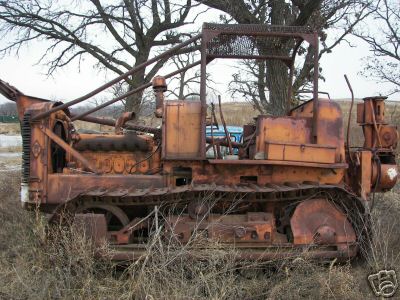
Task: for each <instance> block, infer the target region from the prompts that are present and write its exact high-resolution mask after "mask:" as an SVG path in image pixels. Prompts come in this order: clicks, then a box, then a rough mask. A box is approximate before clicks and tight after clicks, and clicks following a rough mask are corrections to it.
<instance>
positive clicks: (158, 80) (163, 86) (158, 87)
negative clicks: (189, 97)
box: [152, 75, 167, 118]
mask: <svg viewBox="0 0 400 300" xmlns="http://www.w3.org/2000/svg"><path fill="white" fill-rule="evenodd" d="M152 85H153V91H154V95H155V97H156V111H155V112H154V114H155V116H156V117H157V118H162V116H163V112H164V93H165V92H166V91H167V83H166V82H165V77H163V76H159V75H158V76H156V77H154V78H153V81H152Z"/></svg>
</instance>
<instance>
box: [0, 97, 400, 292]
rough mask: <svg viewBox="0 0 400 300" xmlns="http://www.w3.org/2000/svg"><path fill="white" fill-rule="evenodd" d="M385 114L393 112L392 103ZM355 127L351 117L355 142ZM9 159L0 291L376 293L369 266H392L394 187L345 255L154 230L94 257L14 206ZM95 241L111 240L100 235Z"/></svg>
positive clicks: (0, 212)
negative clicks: (263, 252)
mask: <svg viewBox="0 0 400 300" xmlns="http://www.w3.org/2000/svg"><path fill="white" fill-rule="evenodd" d="M345 105H347V104H343V106H344V107H345ZM246 107H247V108H245V109H249V110H248V111H247V110H245V109H244V107H243V106H242V104H238V105H231V106H230V107H229V108H228V107H227V108H226V109H224V112H225V116H226V118H227V121H228V123H230V124H236V122H238V123H237V124H239V119H240V123H245V122H246V120H250V121H251V118H252V113H251V110H250V109H251V107H250V108H248V107H249V106H246ZM389 115H390V114H389ZM391 115H392V116H391V119H392V121H395V122H398V120H399V118H398V116H397V112H396V111H395V112H394V113H392V114H391ZM228 116H229V117H228ZM355 128H356V126H355V120H354V118H353V124H352V136H353V139H352V140H353V142H355V143H357V142H359V141H361V140H358V141H357V139H358V138H357V136H358V135H359V134H360V132H357V131H356V129H355ZM360 138H361V137H360ZM19 163H20V159H19V158H15V157H12V158H0V182H1V185H0V299H299V298H301V299H322V298H324V299H376V297H375V296H374V295H373V293H372V291H371V289H370V287H369V285H368V281H367V276H368V275H369V274H372V273H376V272H377V271H379V270H382V269H387V270H389V269H394V270H395V271H396V272H397V276H398V278H399V276H400V254H399V253H400V190H399V187H396V188H395V189H394V190H393V191H392V192H389V193H386V194H384V195H378V196H377V197H376V200H375V201H376V205H375V208H374V210H373V212H372V224H373V226H372V228H373V235H374V237H375V238H374V243H373V246H372V250H371V251H369V252H368V253H367V254H366V256H365V257H364V258H362V259H361V258H357V259H355V260H354V261H352V262H347V263H341V264H338V263H337V262H336V261H335V260H333V261H325V262H323V263H316V262H313V261H310V260H307V259H303V258H299V257H293V258H291V259H285V260H277V261H273V262H270V263H268V264H265V263H261V262H244V261H242V262H240V263H239V264H238V263H237V262H235V261H236V256H237V252H236V250H235V249H233V248H228V249H226V248H222V247H221V245H219V244H218V243H215V244H212V245H210V249H209V250H208V251H207V252H206V253H200V254H196V253H192V252H191V250H190V249H186V248H184V247H178V246H176V245H169V244H164V243H165V242H164V241H161V240H160V239H159V236H158V235H157V233H155V234H154V237H153V241H152V243H150V246H149V247H148V251H147V255H146V259H145V260H144V261H141V262H139V263H134V264H132V265H129V266H125V267H123V268H122V267H119V266H115V265H114V264H113V263H112V262H111V261H110V260H109V259H107V256H106V257H105V258H103V259H101V260H100V259H96V258H95V255H94V248H93V246H92V245H91V244H90V243H89V242H88V241H87V240H86V239H85V238H84V237H83V236H81V235H80V234H79V233H78V232H75V231H74V230H73V229H65V228H62V229H60V228H54V227H52V228H50V229H49V228H48V227H47V226H46V222H45V220H44V218H43V217H42V216H41V215H39V214H38V213H35V212H27V211H24V210H22V209H21V208H20V203H19V184H20V171H16V170H10V169H9V168H6V166H7V167H10V166H15V167H16V168H18V166H19ZM11 169H12V168H11ZM49 237H50V238H49ZM201 242H203V241H201V240H200V241H199V243H201ZM103 251H104V252H105V253H108V252H109V251H111V250H110V249H109V248H108V247H107V245H105V246H104V249H103ZM395 296H397V297H400V290H398V291H397V293H396V295H395Z"/></svg>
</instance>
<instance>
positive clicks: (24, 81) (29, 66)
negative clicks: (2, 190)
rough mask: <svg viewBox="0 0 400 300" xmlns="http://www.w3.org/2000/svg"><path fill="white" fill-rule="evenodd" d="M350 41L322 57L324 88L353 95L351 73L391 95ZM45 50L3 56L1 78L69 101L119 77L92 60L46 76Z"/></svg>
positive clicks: (36, 47)
mask: <svg viewBox="0 0 400 300" xmlns="http://www.w3.org/2000/svg"><path fill="white" fill-rule="evenodd" d="M218 14H219V13H213V14H212V15H210V14H209V13H207V16H206V17H205V18H202V20H199V22H198V23H197V24H196V25H197V26H198V27H199V28H200V27H201V23H202V21H208V20H207V19H208V18H210V19H214V20H215V16H216V15H218ZM328 36H329V35H328ZM348 40H349V41H350V42H351V44H353V45H354V47H350V46H349V45H348V44H347V43H345V42H343V43H341V44H340V45H339V46H337V47H336V48H334V49H333V52H332V53H330V54H325V55H324V56H323V57H322V59H321V61H320V66H321V67H322V70H323V71H322V74H323V76H324V77H325V78H326V81H325V82H323V81H321V82H320V91H324V92H328V93H329V94H330V95H331V98H349V97H350V93H349V90H348V88H347V85H346V82H345V80H344V78H343V75H344V74H347V75H348V77H349V79H350V81H351V84H352V86H353V90H354V92H355V96H356V97H357V98H362V97H366V96H373V95H378V94H383V95H385V94H387V93H388V92H389V90H390V89H391V86H390V85H388V84H382V83H377V82H376V81H374V80H369V79H367V78H364V77H363V76H361V75H360V74H359V72H360V71H361V70H362V69H363V62H362V59H363V58H365V57H367V56H368V55H370V52H369V49H368V46H367V45H366V44H365V43H364V42H362V41H359V40H358V39H356V38H354V37H353V38H352V37H349V38H348ZM5 43H6V41H5V40H1V41H0V47H1V48H2V47H4V46H5ZM43 50H44V45H43V44H42V43H40V42H35V43H32V44H31V45H30V46H29V47H28V48H22V49H21V51H20V53H19V56H18V57H17V56H15V55H11V56H6V57H4V58H3V59H0V79H2V80H4V81H7V82H9V83H10V84H12V85H14V86H15V87H17V88H18V89H19V90H21V91H22V92H23V93H25V94H28V95H33V96H37V97H41V98H47V99H57V100H62V101H69V100H72V99H74V98H77V97H79V96H81V95H83V94H86V93H87V92H89V91H91V90H93V89H95V88H96V87H98V86H100V85H101V84H103V83H104V82H106V80H110V79H112V78H114V77H116V75H115V73H112V72H110V71H109V72H108V73H105V72H99V71H98V70H96V69H95V68H93V66H92V64H93V61H92V60H90V59H87V60H86V61H85V62H84V63H83V64H82V65H81V70H80V72H79V70H78V67H77V65H76V64H71V65H69V66H67V67H65V68H63V69H62V70H58V71H57V72H56V73H55V74H54V75H53V77H47V76H46V75H45V73H46V67H45V66H40V65H35V63H36V62H37V61H38V59H39V58H40V57H41V54H42V53H43ZM218 66H219V68H216V67H215V66H214V67H212V75H213V78H214V80H215V81H216V82H217V83H218V85H217V88H218V90H219V92H220V93H221V94H222V95H223V98H224V100H225V101H229V100H231V99H227V98H229V95H228V94H227V92H226V88H227V85H228V83H229V81H230V79H231V74H232V73H233V72H234V71H235V70H234V69H233V68H232V67H229V66H228V64H227V63H226V62H224V61H221V60H220V61H219V62H218ZM397 71H398V70H397ZM161 74H163V72H161ZM389 99H390V100H400V95H399V94H394V95H391V96H390V97H389ZM234 100H239V99H234ZM4 101H6V100H5V99H4V98H2V96H0V103H1V102H4Z"/></svg>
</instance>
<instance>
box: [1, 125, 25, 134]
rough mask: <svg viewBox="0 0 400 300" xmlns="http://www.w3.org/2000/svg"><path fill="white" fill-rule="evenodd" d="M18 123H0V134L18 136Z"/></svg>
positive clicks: (19, 129)
mask: <svg viewBox="0 0 400 300" xmlns="http://www.w3.org/2000/svg"><path fill="white" fill-rule="evenodd" d="M20 132H21V128H20V126H19V123H0V134H19V133H20Z"/></svg>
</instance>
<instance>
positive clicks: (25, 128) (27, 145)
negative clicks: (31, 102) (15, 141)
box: [21, 112, 31, 183]
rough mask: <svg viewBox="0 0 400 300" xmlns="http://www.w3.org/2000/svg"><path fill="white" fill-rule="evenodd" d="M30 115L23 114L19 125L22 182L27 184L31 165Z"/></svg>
mask: <svg viewBox="0 0 400 300" xmlns="http://www.w3.org/2000/svg"><path fill="white" fill-rule="evenodd" d="M30 119H31V114H30V113H29V112H27V113H25V115H24V118H23V119H22V124H21V136H22V182H24V183H28V182H29V175H30V164H31V124H30Z"/></svg>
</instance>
